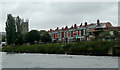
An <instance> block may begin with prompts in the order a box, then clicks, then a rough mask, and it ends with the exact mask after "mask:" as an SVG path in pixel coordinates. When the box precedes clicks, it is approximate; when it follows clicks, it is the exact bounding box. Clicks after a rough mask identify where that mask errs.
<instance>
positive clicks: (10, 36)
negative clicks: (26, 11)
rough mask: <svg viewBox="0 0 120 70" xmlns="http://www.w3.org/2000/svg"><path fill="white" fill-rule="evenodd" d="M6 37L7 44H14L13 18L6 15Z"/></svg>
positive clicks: (14, 29)
mask: <svg viewBox="0 0 120 70" xmlns="http://www.w3.org/2000/svg"><path fill="white" fill-rule="evenodd" d="M6 37H7V44H8V45H10V44H14V42H15V38H16V27H15V18H14V17H13V16H12V15H11V14H8V15H7V21H6Z"/></svg>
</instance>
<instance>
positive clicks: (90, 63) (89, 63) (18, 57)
mask: <svg viewBox="0 0 120 70" xmlns="http://www.w3.org/2000/svg"><path fill="white" fill-rule="evenodd" d="M2 58H3V60H2V67H3V68H118V57H108V56H83V55H80V56H79V55H60V54H30V53H29V54H6V53H2Z"/></svg>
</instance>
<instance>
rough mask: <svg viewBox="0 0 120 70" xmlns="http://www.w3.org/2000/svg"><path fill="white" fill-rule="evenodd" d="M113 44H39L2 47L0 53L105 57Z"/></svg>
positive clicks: (96, 42) (99, 42)
mask: <svg viewBox="0 0 120 70" xmlns="http://www.w3.org/2000/svg"><path fill="white" fill-rule="evenodd" d="M113 46H114V42H108V41H104V42H103V41H91V42H78V43H67V44H57V43H54V44H39V45H21V46H9V47H7V46H6V47H3V49H2V51H4V52H9V53H49V54H64V53H67V54H83V55H89V54H91V55H106V54H108V51H109V49H110V48H111V47H113Z"/></svg>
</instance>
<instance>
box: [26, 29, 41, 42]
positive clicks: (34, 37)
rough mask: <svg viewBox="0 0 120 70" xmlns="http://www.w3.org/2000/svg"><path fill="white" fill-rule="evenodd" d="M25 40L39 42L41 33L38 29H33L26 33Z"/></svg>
mask: <svg viewBox="0 0 120 70" xmlns="http://www.w3.org/2000/svg"><path fill="white" fill-rule="evenodd" d="M25 39H26V40H24V41H25V42H27V43H31V44H34V42H35V41H37V42H38V43H39V40H40V34H39V32H38V31H37V30H31V31H30V32H29V33H27V34H25Z"/></svg>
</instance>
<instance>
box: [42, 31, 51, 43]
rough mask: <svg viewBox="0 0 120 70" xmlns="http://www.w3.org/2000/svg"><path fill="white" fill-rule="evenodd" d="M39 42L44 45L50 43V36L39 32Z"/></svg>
mask: <svg viewBox="0 0 120 70" xmlns="http://www.w3.org/2000/svg"><path fill="white" fill-rule="evenodd" d="M40 40H41V42H44V43H47V42H51V41H52V39H51V36H50V35H49V33H48V32H46V31H44V32H41V31H40Z"/></svg>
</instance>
